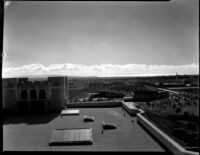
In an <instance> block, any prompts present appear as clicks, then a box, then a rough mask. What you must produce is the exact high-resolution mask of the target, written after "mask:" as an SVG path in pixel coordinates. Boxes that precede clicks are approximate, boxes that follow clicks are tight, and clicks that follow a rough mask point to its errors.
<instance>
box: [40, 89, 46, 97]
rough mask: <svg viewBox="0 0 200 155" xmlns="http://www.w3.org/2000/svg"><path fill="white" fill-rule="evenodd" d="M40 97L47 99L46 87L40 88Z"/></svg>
mask: <svg viewBox="0 0 200 155" xmlns="http://www.w3.org/2000/svg"><path fill="white" fill-rule="evenodd" d="M39 99H46V91H45V90H44V89H40V92H39Z"/></svg>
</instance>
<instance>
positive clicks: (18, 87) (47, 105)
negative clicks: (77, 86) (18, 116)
mask: <svg viewBox="0 0 200 155" xmlns="http://www.w3.org/2000/svg"><path fill="white" fill-rule="evenodd" d="M67 83H68V80H67V77H46V78H5V79H3V81H2V84H3V89H2V93H3V110H5V111H23V112H30V111H35V112H36V111H59V110H61V109H63V108H64V106H65V99H66V98H67V96H68V87H67Z"/></svg>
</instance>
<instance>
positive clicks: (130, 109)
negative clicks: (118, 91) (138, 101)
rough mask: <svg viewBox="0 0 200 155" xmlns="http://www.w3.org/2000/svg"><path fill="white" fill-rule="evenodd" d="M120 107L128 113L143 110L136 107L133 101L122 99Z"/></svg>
mask: <svg viewBox="0 0 200 155" xmlns="http://www.w3.org/2000/svg"><path fill="white" fill-rule="evenodd" d="M122 107H123V108H124V109H125V110H126V111H127V112H128V113H129V114H130V115H137V114H138V113H140V112H143V110H141V109H138V108H136V106H135V104H134V102H124V101H122Z"/></svg>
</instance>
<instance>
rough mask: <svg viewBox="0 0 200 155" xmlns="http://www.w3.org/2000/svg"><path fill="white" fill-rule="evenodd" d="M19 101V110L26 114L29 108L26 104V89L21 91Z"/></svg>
mask: <svg viewBox="0 0 200 155" xmlns="http://www.w3.org/2000/svg"><path fill="white" fill-rule="evenodd" d="M20 99H21V100H20V101H19V110H20V111H23V112H27V111H28V108H29V102H28V92H27V90H26V89H23V90H22V91H21V94H20Z"/></svg>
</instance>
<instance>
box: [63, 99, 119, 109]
mask: <svg viewBox="0 0 200 155" xmlns="http://www.w3.org/2000/svg"><path fill="white" fill-rule="evenodd" d="M121 104H122V103H121V101H110V102H109V101H106V102H76V103H70V104H67V107H68V108H77V107H78V108H81V107H83V108H85V107H119V106H121Z"/></svg>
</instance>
